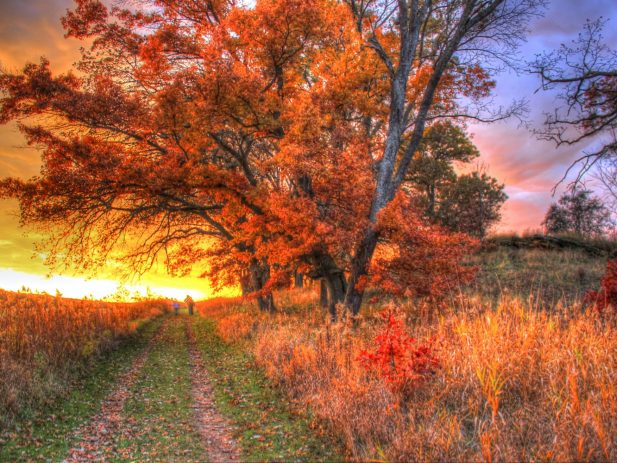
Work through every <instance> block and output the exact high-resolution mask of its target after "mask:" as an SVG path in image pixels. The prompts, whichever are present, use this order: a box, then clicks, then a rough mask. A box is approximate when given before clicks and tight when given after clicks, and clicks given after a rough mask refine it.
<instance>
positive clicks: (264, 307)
mask: <svg viewBox="0 0 617 463" xmlns="http://www.w3.org/2000/svg"><path fill="white" fill-rule="evenodd" d="M249 275H250V289H251V292H258V291H261V290H262V289H263V288H264V286H265V285H266V283H267V282H268V279H269V278H270V267H269V266H268V264H267V263H265V262H259V261H258V260H257V259H254V260H253V261H251V263H250V264H249ZM257 305H258V306H259V310H261V311H263V312H276V306H275V304H274V296H273V295H272V293H271V292H267V293H265V294H260V295H258V296H257Z"/></svg>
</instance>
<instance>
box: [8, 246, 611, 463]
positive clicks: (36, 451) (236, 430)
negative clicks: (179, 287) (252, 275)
mask: <svg viewBox="0 0 617 463" xmlns="http://www.w3.org/2000/svg"><path fill="white" fill-rule="evenodd" d="M605 262H606V258H605V257H603V256H599V255H592V254H589V252H587V251H584V250H580V249H565V250H551V249H548V250H547V249H536V248H533V249H528V248H525V249H512V248H509V247H503V246H497V247H496V248H489V249H485V250H483V251H482V252H480V253H479V254H478V255H477V256H475V257H474V263H475V264H477V265H479V266H480V269H479V274H478V277H477V278H476V280H475V282H474V283H473V284H472V285H470V286H468V287H466V288H459V290H458V291H455V292H453V293H452V294H451V295H450V296H449V297H448V298H446V299H445V300H442V301H441V302H439V303H437V302H435V301H433V302H428V301H421V300H416V301H412V300H403V299H396V300H385V299H384V300H376V301H375V300H374V301H373V302H372V303H370V304H366V306H365V307H364V308H363V312H362V315H361V317H360V318H359V319H357V320H353V321H352V320H348V319H345V317H343V318H342V319H341V320H339V321H337V322H332V321H331V320H330V319H329V317H328V316H327V314H326V313H325V312H324V311H323V309H321V308H319V305H318V288H317V287H316V286H314V287H308V288H304V289H299V290H297V289H296V290H288V291H284V292H281V293H279V294H277V295H276V297H277V302H278V305H279V307H280V311H279V313H277V314H265V313H263V312H259V311H258V309H257V308H256V304H254V302H252V301H249V300H242V299H219V300H211V301H205V302H200V303H198V304H197V312H198V316H196V317H189V316H187V315H186V314H181V315H179V316H177V317H176V316H173V315H172V314H170V313H168V312H167V311H166V305H164V304H162V303H161V302H143V303H137V304H122V303H113V304H112V303H98V302H92V301H72V300H65V299H61V298H54V297H49V296H35V295H26V294H14V293H6V292H4V293H2V295H1V296H2V299H3V304H2V307H3V309H2V311H1V312H0V323H1V325H0V326H1V327H2V333H4V334H6V335H4V336H3V337H2V338H1V339H2V341H1V342H2V344H1V351H0V352H1V353H2V363H1V364H0V365H1V367H0V368H2V376H1V378H2V380H1V381H2V382H1V387H2V388H3V394H2V397H3V402H2V407H3V408H2V422H3V426H4V430H3V431H2V432H1V433H0V446H1V447H0V460H1V461H22V460H23V461H29V460H52V461H60V460H62V459H67V460H68V461H90V460H91V459H96V458H98V459H104V460H108V461H135V459H138V460H140V461H203V460H204V459H206V458H210V459H211V460H214V461H226V460H230V461H238V460H242V461H244V460H250V461H264V460H276V461H281V460H282V461H289V460H294V461H314V460H320V461H332V460H356V461H369V460H370V461H537V460H543V461H544V460H546V461H613V460H615V458H616V453H615V452H617V391H616V390H615V384H616V383H617V324H616V319H615V315H614V312H613V311H612V310H604V311H598V310H596V309H595V308H593V307H586V306H585V305H584V304H583V303H582V298H583V296H584V294H585V293H586V291H587V290H588V289H596V288H597V287H598V285H599V283H600V280H601V277H602V274H603V272H604V267H605ZM50 328H51V329H50ZM49 417H52V419H49ZM212 423H215V424H214V425H213V424H212ZM101 429H102V430H104V432H101ZM64 436H67V437H66V438H65V437H64Z"/></svg>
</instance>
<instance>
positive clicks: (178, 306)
mask: <svg viewBox="0 0 617 463" xmlns="http://www.w3.org/2000/svg"><path fill="white" fill-rule="evenodd" d="M171 306H172V307H173V308H174V314H176V315H178V310H180V303H179V302H178V301H173V303H172V304H171Z"/></svg>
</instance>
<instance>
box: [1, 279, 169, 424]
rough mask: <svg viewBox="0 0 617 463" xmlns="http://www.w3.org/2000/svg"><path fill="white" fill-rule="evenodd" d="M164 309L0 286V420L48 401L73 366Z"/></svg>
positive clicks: (62, 387) (62, 385) (152, 304)
mask: <svg viewBox="0 0 617 463" xmlns="http://www.w3.org/2000/svg"><path fill="white" fill-rule="evenodd" d="M164 310H166V304H163V303H157V302H138V303H111V302H98V301H89V300H76V299H63V298H59V297H51V296H45V295H33V294H20V293H13V292H8V291H2V290H0V421H2V420H8V419H10V418H11V417H13V416H15V415H16V414H18V413H20V412H21V411H22V410H23V409H24V408H27V407H30V406H33V405H40V404H41V403H45V402H50V401H51V400H53V399H54V398H55V397H56V396H57V395H58V394H61V393H63V392H64V391H65V390H66V388H67V387H68V380H69V379H70V378H71V377H72V374H73V373H74V372H75V370H78V369H79V368H81V367H83V366H84V365H85V363H86V362H87V361H88V360H89V359H90V358H91V357H92V356H94V355H96V354H98V353H100V352H102V351H105V350H107V349H109V348H110V347H112V346H113V344H114V343H115V342H116V341H117V339H118V338H119V337H121V336H124V335H127V334H129V333H132V332H133V331H134V330H135V329H136V327H137V326H138V324H139V322H140V320H143V319H147V318H151V317H153V316H155V315H157V314H160V313H162V312H163V311H164Z"/></svg>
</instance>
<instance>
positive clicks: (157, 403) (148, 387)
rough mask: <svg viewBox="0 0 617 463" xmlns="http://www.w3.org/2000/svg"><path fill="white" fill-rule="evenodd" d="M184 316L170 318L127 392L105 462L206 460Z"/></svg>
mask: <svg viewBox="0 0 617 463" xmlns="http://www.w3.org/2000/svg"><path fill="white" fill-rule="evenodd" d="M185 318H186V316H181V317H171V318H170V319H169V323H168V324H167V326H166V329H165V330H164V331H163V333H162V335H161V337H160V339H159V340H158V342H157V343H156V344H155V345H154V346H153V348H152V351H151V353H150V355H149V357H148V359H147V360H146V363H145V365H144V367H143V369H142V370H141V374H140V375H139V377H138V378H137V380H136V382H135V384H134V386H133V387H132V388H131V390H130V391H129V397H128V399H127V401H126V404H125V407H124V410H123V413H122V415H123V416H122V426H121V432H120V433H118V434H117V435H115V436H114V440H113V443H112V445H111V446H109V447H106V448H102V449H100V451H101V455H102V456H103V457H104V459H105V460H106V461H110V462H113V461H118V462H120V461H140V462H151V461H160V462H187V463H190V462H202V461H206V460H207V457H206V453H205V449H204V447H203V445H202V442H201V439H200V436H199V432H198V429H197V425H196V421H195V419H194V412H193V399H192V395H191V386H192V385H191V366H190V363H189V355H188V341H187V338H186V332H185Z"/></svg>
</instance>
